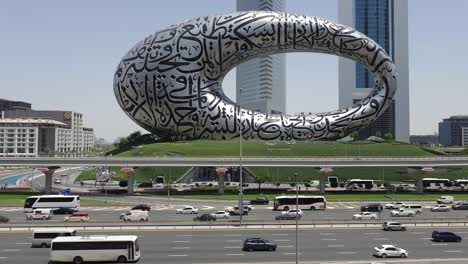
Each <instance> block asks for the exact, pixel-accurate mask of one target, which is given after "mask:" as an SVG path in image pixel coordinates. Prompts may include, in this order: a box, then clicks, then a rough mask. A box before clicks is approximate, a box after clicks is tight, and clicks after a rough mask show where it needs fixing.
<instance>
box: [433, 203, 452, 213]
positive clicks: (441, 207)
mask: <svg viewBox="0 0 468 264" xmlns="http://www.w3.org/2000/svg"><path fill="white" fill-rule="evenodd" d="M431 211H432V212H448V211H450V206H448V205H445V204H438V205H435V206H433V207H432V208H431Z"/></svg>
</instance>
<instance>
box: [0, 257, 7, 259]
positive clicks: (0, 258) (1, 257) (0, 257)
mask: <svg viewBox="0 0 468 264" xmlns="http://www.w3.org/2000/svg"><path fill="white" fill-rule="evenodd" d="M7 258H8V257H0V259H7Z"/></svg>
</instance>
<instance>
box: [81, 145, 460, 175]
mask: <svg viewBox="0 0 468 264" xmlns="http://www.w3.org/2000/svg"><path fill="white" fill-rule="evenodd" d="M242 146H243V156H254V157H330V156H341V157H352V156H361V157H376V156H380V157H392V156H393V157H396V156H399V157H402V156H404V157H433V156H436V154H434V153H437V152H429V151H426V150H425V149H423V148H420V147H418V146H416V145H411V144H407V143H401V142H383V143H375V142H369V141H359V142H352V143H344V142H315V143H305V142H296V143H295V144H287V143H285V142H276V143H275V142H273V143H272V142H264V141H244V142H243V145H242ZM116 156H124V157H135V156H138V157H143V156H159V157H163V156H170V157H178V156H180V157H220V156H233V157H237V156H239V141H208V140H198V141H189V142H178V143H155V144H148V145H141V146H138V147H134V148H133V149H132V150H129V151H125V152H122V153H120V154H118V155H116ZM187 169H189V168H188V167H141V168H138V169H137V170H136V179H137V181H138V182H147V181H151V179H153V178H154V177H156V176H158V175H165V176H166V177H167V178H170V179H171V180H176V179H178V178H179V177H181V176H182V175H183V174H184V172H185V171H186V170H187ZM249 169H250V170H251V171H252V172H253V173H254V174H255V175H260V176H263V177H266V178H267V179H268V181H269V182H293V181H295V179H294V173H298V175H299V181H301V182H305V181H310V180H316V179H317V178H318V174H319V172H318V170H317V169H315V168H293V167H291V168H274V167H250V168H249ZM114 171H116V172H117V175H116V176H115V178H114V179H125V178H126V175H125V174H124V173H122V172H120V171H119V169H118V168H116V169H115V170H114ZM330 175H336V176H338V177H339V179H340V181H345V180H346V179H350V178H366V179H375V180H380V181H382V180H384V179H386V180H389V179H391V180H392V181H412V180H413V179H414V175H412V174H411V173H407V172H406V168H390V167H387V168H335V169H334V172H332V173H330ZM466 176H468V170H465V169H461V168H451V169H448V170H447V171H444V172H439V173H433V174H431V177H444V178H463V177H466ZM94 178H95V170H94V169H92V170H89V171H85V172H83V173H82V175H81V176H80V177H79V178H78V180H82V179H94Z"/></svg>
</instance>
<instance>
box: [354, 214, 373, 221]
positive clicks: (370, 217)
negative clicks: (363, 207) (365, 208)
mask: <svg viewBox="0 0 468 264" xmlns="http://www.w3.org/2000/svg"><path fill="white" fill-rule="evenodd" d="M375 219H377V215H376V214H373V213H371V212H361V213H359V214H355V215H353V220H375Z"/></svg>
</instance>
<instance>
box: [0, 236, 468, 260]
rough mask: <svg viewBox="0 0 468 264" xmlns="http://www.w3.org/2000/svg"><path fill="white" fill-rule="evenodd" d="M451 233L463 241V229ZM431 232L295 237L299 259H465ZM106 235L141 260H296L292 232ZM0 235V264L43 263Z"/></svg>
mask: <svg viewBox="0 0 468 264" xmlns="http://www.w3.org/2000/svg"><path fill="white" fill-rule="evenodd" d="M453 231H455V232H457V233H458V234H460V235H461V236H462V237H466V239H468V229H458V230H457V229H454V230H453ZM431 232H432V229H410V230H408V231H406V232H385V231H381V230H378V229H375V230H369V229H366V230H359V229H356V230H339V229H334V230H301V232H300V233H299V236H298V244H299V247H298V248H299V260H300V261H301V263H309V262H311V263H327V262H335V263H359V262H358V261H360V263H389V262H391V261H389V260H385V261H382V260H381V259H376V258H374V257H373V256H372V253H373V248H374V247H375V246H378V245H381V244H394V245H397V246H399V247H402V248H404V249H406V250H408V252H409V258H408V259H407V260H406V261H407V263H468V249H467V248H468V247H467V246H468V240H463V241H462V242H461V243H437V242H433V241H432V240H431V239H430V237H431ZM82 234H83V233H82ZM86 234H87V235H89V234H91V233H86ZM98 234H99V235H103V233H98ZM105 234H108V235H111V234H135V235H138V237H139V240H140V245H141V248H142V258H141V260H140V263H148V264H150V263H151V264H153V263H279V262H281V263H291V262H294V261H295V252H296V244H295V243H296V242H295V241H296V240H295V232H293V231H283V230H240V231H231V230H218V231H210V232H206V231H172V232H168V231H164V232H163V231H158V232H144V233H142V232H124V233H111V232H107V233H105ZM1 236H2V239H1V240H0V248H1V249H0V263H38V264H39V263H47V262H48V260H49V249H43V248H31V247H30V237H31V234H30V233H6V234H1ZM248 237H261V238H266V239H270V240H273V241H275V242H276V243H277V244H278V249H277V251H276V252H243V251H242V249H241V247H242V241H243V240H244V239H245V238H248ZM449 260H450V261H449ZM398 261H400V260H398Z"/></svg>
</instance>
